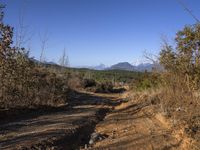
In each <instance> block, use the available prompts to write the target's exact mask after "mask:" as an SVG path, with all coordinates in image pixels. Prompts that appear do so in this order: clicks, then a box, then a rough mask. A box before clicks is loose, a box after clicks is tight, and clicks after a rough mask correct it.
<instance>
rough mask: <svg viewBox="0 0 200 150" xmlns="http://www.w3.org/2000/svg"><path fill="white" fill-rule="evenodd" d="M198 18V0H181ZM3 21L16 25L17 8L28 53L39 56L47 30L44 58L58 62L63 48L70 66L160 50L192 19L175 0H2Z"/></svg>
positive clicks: (139, 56)
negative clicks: (163, 42) (163, 39)
mask: <svg viewBox="0 0 200 150" xmlns="http://www.w3.org/2000/svg"><path fill="white" fill-rule="evenodd" d="M182 1H184V3H185V4H187V6H188V7H189V8H190V9H191V10H192V11H193V13H194V14H195V15H196V16H197V17H199V18H200V15H199V14H200V9H199V6H200V1H199V0H182ZM0 2H3V3H5V4H6V5H7V7H6V11H5V12H6V15H5V22H6V23H8V24H10V25H12V26H14V27H15V29H16V27H17V25H18V20H19V16H20V14H21V13H20V12H24V13H23V17H24V24H25V25H27V26H28V30H29V33H30V34H29V35H31V37H32V38H31V40H30V41H29V42H28V43H26V45H29V47H30V48H31V56H34V57H36V58H39V55H40V51H41V48H40V47H41V40H40V37H39V33H40V34H41V35H43V34H44V33H45V32H47V33H48V39H49V40H48V41H47V42H48V43H47V48H46V49H45V58H46V59H47V60H48V61H52V60H53V61H58V59H59V57H60V56H61V55H62V52H63V49H64V47H65V48H66V50H67V53H68V55H69V60H70V64H71V66H84V65H98V64H100V63H103V64H105V65H112V64H115V63H117V62H122V61H128V62H130V63H133V62H136V61H137V60H142V56H143V52H144V51H145V50H146V51H148V52H150V53H158V52H159V50H160V47H161V37H162V36H163V35H165V36H167V37H168V39H170V40H171V39H173V38H174V36H175V33H176V32H177V31H178V30H179V29H182V28H183V27H184V25H186V24H194V23H195V20H194V19H193V18H192V17H191V16H190V15H189V14H188V13H187V12H185V11H184V9H183V8H182V7H181V6H180V5H179V4H178V3H177V1H176V0H1V1H0Z"/></svg>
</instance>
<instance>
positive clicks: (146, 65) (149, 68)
mask: <svg viewBox="0 0 200 150" xmlns="http://www.w3.org/2000/svg"><path fill="white" fill-rule="evenodd" d="M153 67H154V64H151V63H141V64H138V65H135V66H134V65H131V64H130V63H128V62H120V63H118V64H115V65H112V66H111V67H110V68H108V70H128V71H141V72H143V71H145V70H146V71H152V68H153Z"/></svg>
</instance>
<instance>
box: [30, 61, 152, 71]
mask: <svg viewBox="0 0 200 150" xmlns="http://www.w3.org/2000/svg"><path fill="white" fill-rule="evenodd" d="M31 60H32V61H34V62H35V63H39V61H38V60H36V59H34V58H32V59H31ZM43 63H44V64H47V65H58V64H57V63H55V62H53V61H50V62H48V61H45V62H43ZM153 67H154V64H151V63H140V64H138V65H132V64H130V63H129V62H120V63H117V64H114V65H112V66H110V67H107V66H106V65H104V64H100V65H97V66H76V67H75V68H88V69H93V70H126V71H141V72H142V71H145V70H147V71H152V68H153Z"/></svg>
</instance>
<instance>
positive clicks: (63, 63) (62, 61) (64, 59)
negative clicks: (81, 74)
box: [59, 48, 69, 67]
mask: <svg viewBox="0 0 200 150" xmlns="http://www.w3.org/2000/svg"><path fill="white" fill-rule="evenodd" d="M59 62H60V65H61V66H62V67H69V57H68V55H67V54H66V48H64V50H63V54H62V56H61V58H60V60H59Z"/></svg>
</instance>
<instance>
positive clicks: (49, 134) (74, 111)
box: [0, 93, 191, 150]
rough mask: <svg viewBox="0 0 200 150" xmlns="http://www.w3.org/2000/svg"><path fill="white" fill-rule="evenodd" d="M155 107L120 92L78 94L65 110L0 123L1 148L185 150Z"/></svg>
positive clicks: (188, 147)
mask: <svg viewBox="0 0 200 150" xmlns="http://www.w3.org/2000/svg"><path fill="white" fill-rule="evenodd" d="M156 107H157V106H156V105H153V104H152V102H151V101H150V100H146V99H143V100H141V101H135V100H134V99H133V100H130V101H128V102H125V100H123V99H122V98H121V96H120V95H119V94H112V95H110V94H91V93H90V94H88V93H79V94H76V95H75V96H74V97H73V102H72V103H71V104H70V105H69V106H68V107H67V108H66V109H63V110H60V111H56V112H49V113H45V114H40V115H38V116H35V115H34V116H32V117H31V116H30V117H29V118H26V119H18V120H13V121H12V122H7V123H3V124H1V125H0V149H9V150H10V149H44V150H45V149H61V150H67V149H69V150H76V149H99V150H102V149H109V150H110V149H111V150H112V149H117V150H135V149H136V150H138V149H141V150H143V149H146V150H151V149H152V150H154V149H158V150H160V149H162V150H168V149H185V150H186V149H190V148H191V147H190V145H188V144H185V143H186V142H188V139H187V138H183V137H181V133H180V134H179V131H177V132H174V130H173V129H172V128H171V125H170V123H169V122H168V121H167V120H165V118H164V117H163V116H162V114H160V113H155V110H156ZM91 135H95V139H92V138H91ZM91 140H92V141H91ZM89 143H90V144H89Z"/></svg>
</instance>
